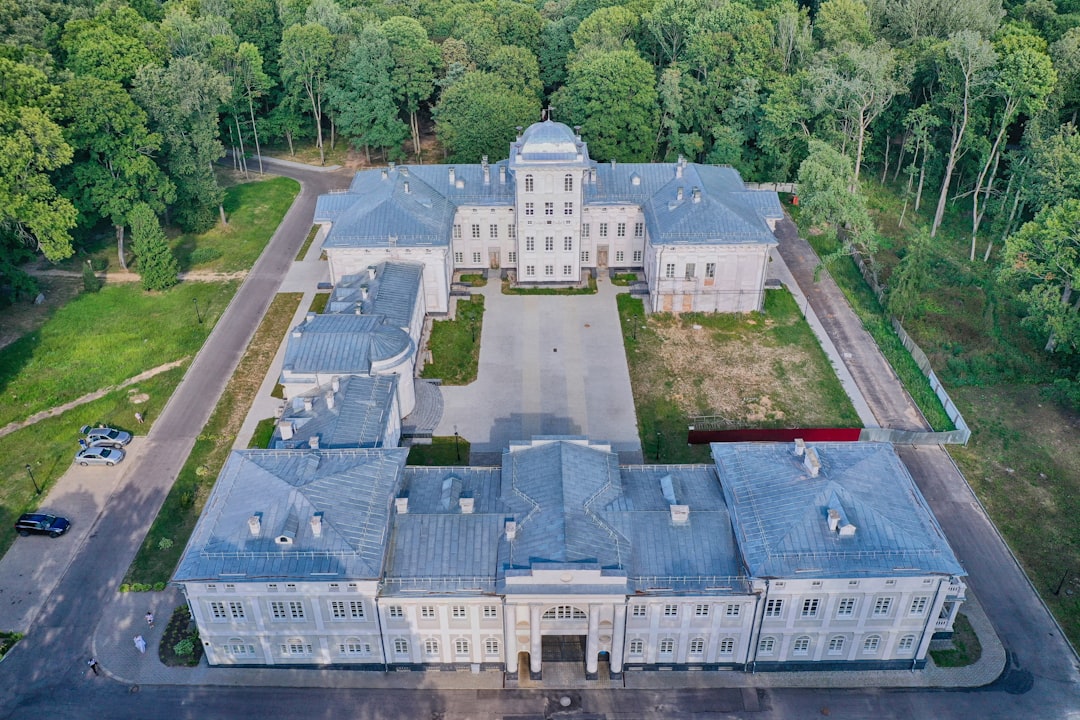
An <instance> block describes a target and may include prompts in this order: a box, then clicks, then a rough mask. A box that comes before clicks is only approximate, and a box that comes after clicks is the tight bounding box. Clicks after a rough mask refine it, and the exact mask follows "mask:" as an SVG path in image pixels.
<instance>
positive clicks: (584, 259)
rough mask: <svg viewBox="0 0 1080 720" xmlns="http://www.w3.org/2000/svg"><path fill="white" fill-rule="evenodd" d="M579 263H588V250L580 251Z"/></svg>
mask: <svg viewBox="0 0 1080 720" xmlns="http://www.w3.org/2000/svg"><path fill="white" fill-rule="evenodd" d="M581 262H583V263H587V262H589V251H588V250H582V251H581Z"/></svg>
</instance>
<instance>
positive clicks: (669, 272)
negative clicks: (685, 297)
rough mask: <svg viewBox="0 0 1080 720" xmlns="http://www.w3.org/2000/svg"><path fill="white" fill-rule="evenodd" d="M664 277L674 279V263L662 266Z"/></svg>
mask: <svg viewBox="0 0 1080 720" xmlns="http://www.w3.org/2000/svg"><path fill="white" fill-rule="evenodd" d="M664 277H666V278H673V277H675V263H668V264H667V265H665V266H664Z"/></svg>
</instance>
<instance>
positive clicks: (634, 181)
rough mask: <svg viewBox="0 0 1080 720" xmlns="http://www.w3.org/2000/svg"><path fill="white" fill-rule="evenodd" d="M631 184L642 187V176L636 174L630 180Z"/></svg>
mask: <svg viewBox="0 0 1080 720" xmlns="http://www.w3.org/2000/svg"><path fill="white" fill-rule="evenodd" d="M630 184H631V185H640V184H641V176H640V175H638V174H637V173H634V174H633V176H632V177H631V178H630Z"/></svg>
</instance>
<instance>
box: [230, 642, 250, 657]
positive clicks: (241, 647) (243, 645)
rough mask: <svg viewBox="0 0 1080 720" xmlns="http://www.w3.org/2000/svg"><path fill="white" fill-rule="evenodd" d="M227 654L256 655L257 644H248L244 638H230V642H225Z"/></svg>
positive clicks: (236, 655) (237, 655) (238, 655)
mask: <svg viewBox="0 0 1080 720" xmlns="http://www.w3.org/2000/svg"><path fill="white" fill-rule="evenodd" d="M225 654H226V655H232V656H233V657H244V656H245V655H248V656H250V655H254V654H255V646H254V645H250V644H248V643H247V642H245V641H244V639H243V638H229V642H227V643H225Z"/></svg>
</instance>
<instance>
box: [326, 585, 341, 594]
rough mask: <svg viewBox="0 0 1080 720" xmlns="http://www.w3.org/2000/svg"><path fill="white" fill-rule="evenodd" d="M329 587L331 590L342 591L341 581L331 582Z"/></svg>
mask: <svg viewBox="0 0 1080 720" xmlns="http://www.w3.org/2000/svg"><path fill="white" fill-rule="evenodd" d="M328 589H329V591H330V592H341V583H330V585H329V587H328Z"/></svg>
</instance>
